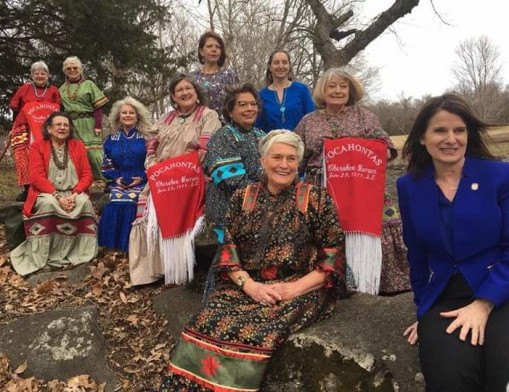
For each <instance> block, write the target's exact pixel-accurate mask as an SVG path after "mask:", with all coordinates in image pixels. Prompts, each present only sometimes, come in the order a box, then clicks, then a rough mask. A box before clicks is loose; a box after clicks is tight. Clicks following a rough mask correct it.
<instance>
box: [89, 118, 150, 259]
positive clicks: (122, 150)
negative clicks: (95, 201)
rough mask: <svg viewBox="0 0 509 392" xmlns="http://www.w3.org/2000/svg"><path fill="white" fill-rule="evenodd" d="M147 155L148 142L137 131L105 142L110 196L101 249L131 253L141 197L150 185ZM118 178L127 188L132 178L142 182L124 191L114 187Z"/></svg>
mask: <svg viewBox="0 0 509 392" xmlns="http://www.w3.org/2000/svg"><path fill="white" fill-rule="evenodd" d="M146 155H147V150H146V147H145V138H144V137H143V136H142V135H141V134H140V133H139V132H138V130H137V129H136V128H133V129H131V130H130V131H129V132H128V134H127V136H126V134H125V133H124V132H123V131H122V130H120V131H119V132H117V133H115V134H113V135H110V136H109V137H108V138H107V139H106V140H105V141H104V161H103V165H102V173H103V176H104V177H105V178H106V179H107V180H108V181H109V182H111V192H110V198H109V200H108V203H107V204H106V205H105V206H104V209H103V211H102V215H101V220H100V221H99V227H98V231H99V246H104V247H106V248H111V249H119V250H121V251H123V252H127V251H128V249H129V234H130V232H131V224H132V222H133V221H134V219H135V218H136V204H137V203H138V196H139V194H140V192H141V191H142V189H143V187H144V186H145V184H146V182H147V177H146V174H145V156H146ZM119 177H122V178H123V182H124V183H126V184H129V183H131V182H132V178H133V177H141V178H143V182H142V183H141V184H139V185H137V186H134V187H130V188H123V187H120V186H119V185H117V184H116V183H115V180H116V179H117V178H119Z"/></svg>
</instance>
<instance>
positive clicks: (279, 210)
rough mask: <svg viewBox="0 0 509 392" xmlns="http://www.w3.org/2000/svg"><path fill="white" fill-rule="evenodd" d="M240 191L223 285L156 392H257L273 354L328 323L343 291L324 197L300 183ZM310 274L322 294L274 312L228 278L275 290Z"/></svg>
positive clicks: (339, 245)
mask: <svg viewBox="0 0 509 392" xmlns="http://www.w3.org/2000/svg"><path fill="white" fill-rule="evenodd" d="M246 189H247V190H246ZM246 189H240V190H238V191H237V192H236V193H235V194H234V196H233V197H232V200H231V205H230V210H229V212H228V216H227V223H226V237H225V244H224V245H223V246H222V251H221V257H220V258H219V261H218V263H217V268H218V269H219V271H220V272H221V275H222V279H221V282H220V283H219V284H218V286H217V287H216V289H215V290H214V291H213V292H212V294H211V295H210V296H209V297H208V300H207V302H206V303H205V304H204V306H203V308H202V310H201V311H200V312H199V313H198V314H196V315H195V316H194V317H192V319H191V321H190V322H189V323H188V324H187V326H186V327H185V328H184V331H183V332H182V334H181V336H180V340H179V342H178V344H177V346H176V348H175V350H174V352H173V353H172V357H171V359H170V365H169V370H170V372H171V373H170V376H169V377H168V378H167V379H166V380H164V382H163V385H162V388H161V391H208V390H213V391H240V390H250V391H256V390H258V389H259V388H260V385H261V384H262V382H263V379H264V375H265V372H266V370H267V367H268V365H269V362H270V359H271V357H272V355H273V353H274V351H275V350H276V349H277V348H278V347H280V346H281V345H282V344H283V343H284V342H285V341H286V339H287V338H288V336H289V335H290V334H291V333H293V332H296V331H297V330H299V329H301V328H303V327H305V326H308V325H310V324H312V323H314V322H316V321H318V320H321V319H323V318H326V317H329V316H330V315H331V314H332V311H333V309H334V305H335V300H336V298H338V296H339V295H340V294H341V292H342V291H343V290H344V287H345V286H344V264H343V260H344V235H343V232H342V231H341V229H340V227H339V223H338V218H337V215H336V213H335V207H334V204H333V201H332V200H331V199H330V197H329V196H328V195H327V192H326V191H324V190H323V189H321V188H319V187H314V186H311V185H307V184H303V183H297V184H294V185H292V186H290V187H289V188H288V189H286V190H284V191H283V192H281V193H280V194H278V195H272V194H270V193H269V192H268V191H267V189H266V188H265V186H264V185H262V184H253V185H250V186H248V187H247V188H246ZM303 189H304V191H302V190H303ZM253 190H254V191H253ZM275 228H277V229H275ZM314 269H319V270H321V271H325V272H327V274H328V278H327V283H326V285H325V286H324V287H323V288H321V289H319V290H314V291H310V292H308V293H307V294H304V295H302V296H300V297H297V298H294V299H292V300H288V301H281V302H279V303H277V304H276V305H274V306H264V305H262V304H260V303H258V302H255V301H254V300H253V299H251V298H250V297H249V296H247V295H246V294H245V293H244V292H243V291H242V290H241V289H240V288H239V287H237V285H236V284H234V283H233V282H232V281H231V280H230V279H229V278H228V276H227V274H226V273H227V272H229V271H238V270H246V271H247V272H249V274H250V276H251V277H252V278H253V279H254V280H255V281H258V282H264V283H276V282H281V281H294V280H297V279H299V278H301V277H302V276H304V275H306V274H307V273H309V272H311V271H313V270H314Z"/></svg>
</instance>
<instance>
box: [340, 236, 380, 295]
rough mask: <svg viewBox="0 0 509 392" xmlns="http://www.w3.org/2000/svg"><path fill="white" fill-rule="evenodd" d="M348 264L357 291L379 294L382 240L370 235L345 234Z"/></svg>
mask: <svg viewBox="0 0 509 392" xmlns="http://www.w3.org/2000/svg"><path fill="white" fill-rule="evenodd" d="M345 240H346V241H345V242H346V250H345V253H346V262H347V263H348V265H349V266H350V268H351V269H352V272H353V276H354V279H355V283H356V284H357V290H358V291H360V292H362V293H367V294H373V295H376V294H378V290H379V289H380V274H381V272H382V240H381V238H380V237H375V236H373V235H369V234H362V233H345Z"/></svg>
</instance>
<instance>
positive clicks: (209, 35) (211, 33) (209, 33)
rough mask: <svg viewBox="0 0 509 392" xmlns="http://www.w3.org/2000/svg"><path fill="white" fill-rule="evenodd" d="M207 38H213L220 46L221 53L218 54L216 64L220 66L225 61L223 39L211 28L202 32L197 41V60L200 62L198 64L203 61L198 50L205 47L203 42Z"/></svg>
mask: <svg viewBox="0 0 509 392" xmlns="http://www.w3.org/2000/svg"><path fill="white" fill-rule="evenodd" d="M209 38H212V39H215V40H216V41H217V42H218V43H219V46H220V47H221V54H220V55H219V60H218V61H217V65H218V66H220V67H222V66H223V65H224V63H225V62H226V49H225V46H224V41H223V38H221V36H220V35H219V34H217V33H215V32H214V31H212V30H209V31H206V32H205V33H203V34H202V35H201V37H200V40H199V41H198V61H199V62H200V64H203V63H204V61H205V60H204V58H203V56H202V55H201V54H200V50H201V49H203V48H204V47H205V43H206V42H207V40H208V39H209Z"/></svg>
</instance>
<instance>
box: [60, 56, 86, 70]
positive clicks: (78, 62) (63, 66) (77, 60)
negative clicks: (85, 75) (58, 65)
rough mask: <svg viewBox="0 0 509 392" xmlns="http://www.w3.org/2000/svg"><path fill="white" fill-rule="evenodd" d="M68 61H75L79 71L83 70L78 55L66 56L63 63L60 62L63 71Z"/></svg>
mask: <svg viewBox="0 0 509 392" xmlns="http://www.w3.org/2000/svg"><path fill="white" fill-rule="evenodd" d="M69 63H75V64H78V67H79V68H81V72H83V63H82V62H81V60H80V58H79V57H78V56H69V57H67V58H66V59H65V60H64V62H63V64H62V71H63V72H64V73H65V67H67V64H69Z"/></svg>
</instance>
